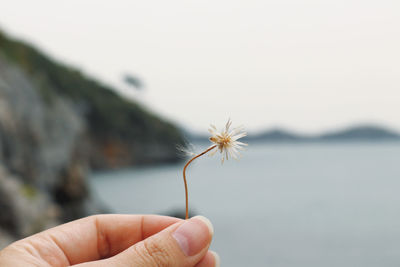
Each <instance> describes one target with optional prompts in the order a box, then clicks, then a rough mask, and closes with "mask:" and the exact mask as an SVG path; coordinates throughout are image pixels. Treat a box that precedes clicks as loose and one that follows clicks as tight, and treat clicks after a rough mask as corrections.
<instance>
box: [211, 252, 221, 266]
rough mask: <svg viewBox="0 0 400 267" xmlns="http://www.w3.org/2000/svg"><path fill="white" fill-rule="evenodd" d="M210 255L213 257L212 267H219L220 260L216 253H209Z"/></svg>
mask: <svg viewBox="0 0 400 267" xmlns="http://www.w3.org/2000/svg"><path fill="white" fill-rule="evenodd" d="M210 253H211V254H212V255H213V257H214V267H220V266H221V258H220V257H219V255H218V254H217V252H215V251H210Z"/></svg>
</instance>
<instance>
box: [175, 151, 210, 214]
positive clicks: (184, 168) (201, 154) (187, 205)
mask: <svg viewBox="0 0 400 267" xmlns="http://www.w3.org/2000/svg"><path fill="white" fill-rule="evenodd" d="M216 147H217V146H216V145H213V146H211V147H209V148H208V149H207V150H205V151H203V152H201V153H200V154H198V155H196V156H194V157H193V158H191V159H190V160H189V161H188V162H187V163H186V165H185V167H183V181H184V183H185V197H186V215H185V219H186V220H187V219H189V195H188V186H187V182H186V168H187V167H188V166H189V165H190V163H192V161H193V160H195V159H197V158H198V157H201V156H203V155H204V154H206V153H208V152H210V151H211V150H213V149H214V148H216Z"/></svg>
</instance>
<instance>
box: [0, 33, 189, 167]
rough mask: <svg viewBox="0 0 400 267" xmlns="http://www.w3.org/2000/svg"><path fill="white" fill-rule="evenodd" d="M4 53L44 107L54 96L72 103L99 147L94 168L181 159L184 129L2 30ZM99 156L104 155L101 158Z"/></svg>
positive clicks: (1, 49)
mask: <svg viewBox="0 0 400 267" xmlns="http://www.w3.org/2000/svg"><path fill="white" fill-rule="evenodd" d="M1 54H3V55H4V56H5V57H6V58H7V59H8V60H10V61H11V62H13V63H14V64H16V65H17V66H18V67H19V68H21V69H22V70H23V71H25V72H26V73H27V75H29V76H30V77H31V78H32V81H34V83H35V88H37V90H38V91H39V93H40V95H41V96H42V98H43V100H44V101H45V102H46V103H48V104H49V105H52V103H53V99H54V97H55V96H61V97H64V98H66V99H69V100H70V101H71V102H72V103H73V104H74V106H75V107H76V109H77V111H78V112H80V113H82V115H83V116H84V117H85V121H86V122H87V123H86V124H87V128H88V135H89V138H90V139H91V142H92V143H94V144H95V147H96V149H94V152H93V153H97V155H93V157H92V163H93V165H94V167H99V168H103V167H107V165H110V166H109V167H118V166H120V165H121V166H122V165H123V166H127V165H134V164H138V163H151V162H157V161H173V160H176V159H177V157H176V155H175V152H174V149H175V146H176V145H177V144H182V143H183V141H182V137H181V133H180V131H179V130H178V129H177V128H176V127H175V126H174V125H172V124H170V123H168V122H165V121H163V120H162V119H160V118H159V117H157V116H156V115H154V114H152V113H151V112H149V111H147V110H145V109H143V108H142V107H141V106H139V105H138V104H136V103H134V102H132V101H129V100H127V99H124V98H123V97H121V96H120V95H118V94H117V93H115V91H114V90H112V88H109V87H107V86H105V85H103V84H100V83H99V82H97V81H95V80H93V79H91V78H88V77H86V76H85V75H84V74H82V73H81V72H79V71H78V70H76V69H74V68H71V67H68V66H65V65H63V64H60V63H58V62H55V61H53V60H52V59H50V58H49V57H47V56H46V55H44V54H43V53H41V52H40V51H38V50H37V49H35V48H33V47H32V46H30V45H28V44H25V43H23V42H20V41H16V40H13V39H11V38H9V37H8V36H6V35H5V34H4V33H1V32H0V55H1ZM92 150H93V149H92ZM121 150H124V151H122V152H121ZM128 150H131V151H132V153H133V154H132V153H131V151H128ZM99 153H100V156H99ZM101 155H104V158H103V159H102V158H101ZM110 157H111V159H109V158H110ZM123 157H125V158H126V159H123ZM103 165H104V166H103Z"/></svg>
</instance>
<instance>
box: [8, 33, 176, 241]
mask: <svg viewBox="0 0 400 267" xmlns="http://www.w3.org/2000/svg"><path fill="white" fill-rule="evenodd" d="M177 144H182V138H181V135H180V133H179V131H178V130H177V129H176V128H175V127H174V126H173V125H171V124H169V123H166V122H164V121H162V120H161V119H159V118H158V117H156V116H155V115H153V114H151V113H149V112H147V111H146V110H144V109H143V108H141V107H140V106H138V105H137V104H135V103H132V102H129V101H127V100H125V99H123V98H121V97H120V96H118V95H117V94H115V93H114V92H113V91H111V90H110V89H109V88H107V87H105V86H103V85H100V84H99V83H97V82H95V81H94V80H91V79H88V78H86V77H84V76H83V75H82V74H80V73H79V72H78V71H76V70H74V69H71V68H68V67H65V66H62V65H60V64H57V63H54V62H53V61H51V60H50V59H48V58H47V57H45V56H44V55H42V54H41V53H39V52H38V51H37V50H35V49H33V48H31V47H29V46H28V45H25V44H23V43H20V42H16V41H13V40H10V39H9V38H7V37H6V36H4V35H2V34H1V33H0V210H1V212H0V240H2V241H0V248H1V247H2V246H4V245H5V244H6V243H7V240H12V239H15V238H20V237H23V236H26V235H29V234H32V233H34V232H37V231H40V230H42V229H44V228H47V227H49V226H52V225H54V224H57V223H60V222H64V221H68V220H71V219H75V218H78V217H82V216H85V215H88V214H92V213H96V212H100V211H101V209H100V208H99V207H98V205H97V204H96V203H95V202H94V201H92V199H91V197H90V194H89V189H88V186H87V170H88V169H89V168H94V169H106V168H115V167H122V166H131V165H136V164H144V163H155V162H165V161H175V160H177V159H178V158H177V156H176V154H175V146H176V145H177ZM1 242H3V244H2V243H1Z"/></svg>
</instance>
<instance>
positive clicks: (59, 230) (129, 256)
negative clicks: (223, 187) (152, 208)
mask: <svg viewBox="0 0 400 267" xmlns="http://www.w3.org/2000/svg"><path fill="white" fill-rule="evenodd" d="M212 235H213V229H212V225H211V223H210V222H209V221H208V220H207V219H206V218H204V217H201V216H197V217H194V218H192V219H190V220H187V221H184V220H181V219H177V218H172V217H165V216H157V215H112V214H110V215H97V216H91V217H87V218H83V219H80V220H77V221H73V222H70V223H67V224H64V225H61V226H58V227H55V228H52V229H49V230H47V231H44V232H41V233H38V234H36V235H33V236H30V237H28V238H25V239H22V240H19V241H17V242H15V243H13V244H11V245H10V246H8V247H6V248H5V249H4V250H2V251H0V266H1V267H10V266H13V267H34V266H35V267H39V266H40V267H42V266H57V267H59V266H60V267H61V266H71V265H72V266H75V267H78V266H79V267H95V266H96V267H111V266H112V267H122V266H143V267H153V266H154V267H161V266H176V267H181V266H182V267H194V266H196V267H214V266H219V264H218V262H219V260H218V256H217V255H216V254H215V253H214V252H211V251H208V247H209V245H210V243H211V239H212Z"/></svg>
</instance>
